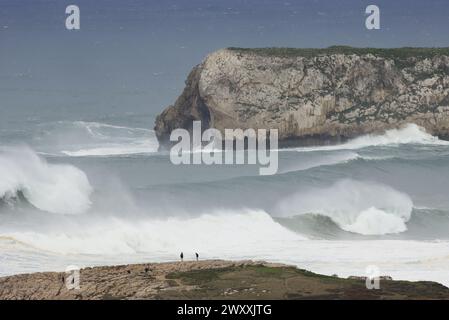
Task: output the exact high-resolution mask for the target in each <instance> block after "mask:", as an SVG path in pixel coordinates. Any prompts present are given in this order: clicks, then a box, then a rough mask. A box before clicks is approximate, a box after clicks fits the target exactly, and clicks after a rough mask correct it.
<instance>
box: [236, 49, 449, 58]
mask: <svg viewBox="0 0 449 320" xmlns="http://www.w3.org/2000/svg"><path fill="white" fill-rule="evenodd" d="M228 49H229V50H232V51H238V52H242V53H253V54H258V55H265V56H279V57H296V56H300V57H315V56H320V55H329V54H346V55H351V54H357V55H364V54H372V55H375V56H379V57H383V58H391V59H407V58H410V57H420V58H431V57H434V56H436V55H447V56H449V47H446V48H412V47H404V48H391V49H390V48H387V49H383V48H354V47H349V46H332V47H329V48H322V49H313V48H236V47H231V48H228Z"/></svg>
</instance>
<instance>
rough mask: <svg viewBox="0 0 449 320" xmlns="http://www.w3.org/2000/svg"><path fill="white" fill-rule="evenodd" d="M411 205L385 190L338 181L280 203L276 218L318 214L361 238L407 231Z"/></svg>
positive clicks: (403, 196)
mask: <svg viewBox="0 0 449 320" xmlns="http://www.w3.org/2000/svg"><path fill="white" fill-rule="evenodd" d="M412 210H413V202H412V200H411V199H410V197H409V196H408V195H406V194H404V193H402V192H399V191H397V190H395V189H393V188H391V187H389V186H386V185H382V184H378V183H374V182H359V181H354V180H342V181H339V182H337V183H335V184H334V185H332V186H331V187H328V188H323V189H312V190H309V191H305V192H300V193H297V194H295V195H293V196H290V197H288V198H287V199H285V200H283V201H281V202H280V203H279V204H278V206H277V210H276V211H277V215H279V216H280V217H293V216H297V215H304V214H319V215H323V216H327V217H329V218H330V219H331V220H332V221H333V222H334V223H336V224H337V225H338V226H339V227H340V228H341V229H343V230H345V231H349V232H353V233H358V234H362V235H385V234H392V233H400V232H404V231H406V230H407V226H406V222H407V221H408V220H409V219H410V217H411V213H412Z"/></svg>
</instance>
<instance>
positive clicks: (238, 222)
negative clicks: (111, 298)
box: [2, 209, 306, 256]
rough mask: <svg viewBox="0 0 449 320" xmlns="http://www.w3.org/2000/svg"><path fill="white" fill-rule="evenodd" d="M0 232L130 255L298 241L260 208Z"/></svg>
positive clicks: (37, 242)
mask: <svg viewBox="0 0 449 320" xmlns="http://www.w3.org/2000/svg"><path fill="white" fill-rule="evenodd" d="M2 236H5V237H10V238H13V239H15V240H17V241H20V242H21V243H25V244H30V245H33V246H34V247H36V248H39V249H41V250H47V251H51V252H56V253H64V254H65V253H70V254H132V253H156V252H169V253H171V254H173V255H174V256H176V255H177V254H179V252H180V251H182V250H187V249H189V250H200V251H202V252H210V253H211V254H212V253H213V252H220V254H224V252H227V251H234V252H236V251H238V250H239V249H237V248H243V249H244V250H247V251H248V252H252V253H254V252H257V250H258V248H260V247H263V248H264V249H267V248H269V247H270V246H276V245H277V243H279V241H296V240H304V239H306V238H304V237H303V236H301V235H298V234H297V233H295V232H293V231H290V230H288V229H287V228H285V227H283V226H281V225H280V224H279V223H277V222H275V221H274V220H273V218H272V217H271V216H270V215H269V214H268V213H266V212H264V211H262V210H249V209H243V210H238V211H230V210H219V211H214V212H211V213H210V214H203V215H200V216H198V217H189V218H182V217H171V218H167V219H162V218H160V219H157V218H146V219H143V220H136V221H130V220H125V219H121V218H113V217H107V218H103V219H101V220H99V221H94V220H90V221H89V223H88V224H86V225H84V224H83V225H79V226H77V227H73V226H72V227H71V228H62V229H58V230H54V231H53V232H48V231H47V232H42V233H41V232H37V231H35V230H33V231H21V232H17V231H16V232H4V233H3V234H2Z"/></svg>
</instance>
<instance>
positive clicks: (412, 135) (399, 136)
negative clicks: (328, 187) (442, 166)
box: [293, 124, 449, 152]
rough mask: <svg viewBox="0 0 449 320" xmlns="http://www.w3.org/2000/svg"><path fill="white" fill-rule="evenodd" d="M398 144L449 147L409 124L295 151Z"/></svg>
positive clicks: (349, 148) (353, 148)
mask: <svg viewBox="0 0 449 320" xmlns="http://www.w3.org/2000/svg"><path fill="white" fill-rule="evenodd" d="M398 144H427V145H449V141H444V140H440V139H439V138H438V137H434V136H432V135H431V134H429V133H427V132H426V130H425V129H424V128H422V127H419V126H417V125H416V124H408V125H406V126H405V127H404V128H402V129H392V130H387V131H385V133H384V134H381V135H374V134H369V135H365V136H361V137H359V138H355V139H353V140H350V141H348V142H346V143H343V144H341V145H335V146H322V147H305V148H295V149H293V150H295V151H301V152H307V151H332V150H356V149H362V148H366V147H376V146H389V145H398Z"/></svg>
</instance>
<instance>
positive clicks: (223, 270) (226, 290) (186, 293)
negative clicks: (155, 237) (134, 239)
mask: <svg viewBox="0 0 449 320" xmlns="http://www.w3.org/2000/svg"><path fill="white" fill-rule="evenodd" d="M63 276H64V274H63V273H56V272H48V273H36V274H29V275H17V276H12V277H5V278H0V299H449V289H448V288H446V287H444V286H442V285H440V284H438V283H433V282H407V281H392V280H384V281H381V289H380V290H368V289H366V287H365V281H364V280H363V279H358V278H356V279H341V278H337V277H328V276H323V275H319V274H315V273H312V272H309V271H305V270H300V269H296V268H294V267H290V266H285V265H275V264H267V263H261V262H251V261H243V262H230V261H229V262H228V261H201V262H184V263H179V262H177V263H161V264H142V265H127V266H115V267H96V268H87V269H82V270H81V283H80V289H79V290H67V289H66V287H65V285H64V283H63V280H62V277H63Z"/></svg>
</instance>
